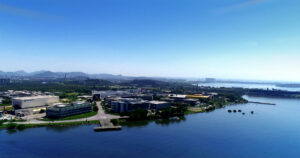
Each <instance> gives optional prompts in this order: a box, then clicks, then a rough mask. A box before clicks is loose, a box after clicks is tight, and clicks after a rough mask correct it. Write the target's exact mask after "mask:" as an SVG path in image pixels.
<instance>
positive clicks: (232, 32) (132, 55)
mask: <svg viewBox="0 0 300 158" xmlns="http://www.w3.org/2000/svg"><path fill="white" fill-rule="evenodd" d="M0 55H1V56H0V70H3V71H15V70H25V71H29V72H31V71H36V70H51V71H83V72H87V73H112V74H123V75H132V76H163V77H199V78H203V77H217V78H232V79H255V80H285V81H300V62H299V61H300V1H298V0H289V1H283V0H226V1H225V0H209V1H208V0H206V1H204V0H64V1H62V0H0Z"/></svg>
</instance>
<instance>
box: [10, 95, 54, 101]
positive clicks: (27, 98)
mask: <svg viewBox="0 0 300 158" xmlns="http://www.w3.org/2000/svg"><path fill="white" fill-rule="evenodd" d="M52 97H58V96H54V95H41V96H30V97H15V98H13V100H30V99H41V98H52Z"/></svg>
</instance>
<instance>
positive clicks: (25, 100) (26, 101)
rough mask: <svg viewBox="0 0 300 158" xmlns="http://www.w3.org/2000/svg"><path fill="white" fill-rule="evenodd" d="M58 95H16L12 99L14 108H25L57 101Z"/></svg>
mask: <svg viewBox="0 0 300 158" xmlns="http://www.w3.org/2000/svg"><path fill="white" fill-rule="evenodd" d="M58 102H59V97H58V96H51V95H48V96H32V97H16V98H13V99H12V105H13V107H14V109H26V108H34V107H40V106H48V105H51V104H53V103H58Z"/></svg>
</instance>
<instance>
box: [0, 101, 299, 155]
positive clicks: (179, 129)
mask: <svg viewBox="0 0 300 158" xmlns="http://www.w3.org/2000/svg"><path fill="white" fill-rule="evenodd" d="M248 99H249V100H253V101H254V100H256V101H263V102H272V103H276V104H277V105H276V106H272V105H257V104H245V105H235V106H230V107H226V108H223V109H218V110H215V111H213V112H211V113H202V114H193V115H189V116H187V117H186V119H185V120H183V121H181V122H176V121H175V122H169V124H168V122H159V123H156V122H150V123H148V124H141V125H140V126H129V127H128V126H127V127H124V128H123V130H122V131H117V132H104V133H95V132H94V131H93V126H95V125H92V126H78V127H68V128H34V129H26V130H25V131H22V132H15V133H9V132H7V131H6V130H2V131H0V157H1V158H6V157H22V158H35V157H49V158H53V157H74V158H76V157H104V158H114V157H144V158H145V157H146V158H147V157H149V158H154V157H172V158H182V157H197V158H199V157H203V158H213V157H222V158H223V157H228V158H235V157H236V158H240V157H249V158H253V157H256V158H257V157H263V158H266V157H270V158H271V157H272V158H274V157H275V158H276V157H289V158H293V157H295V158H296V157H297V158H298V157H299V156H300V150H299V149H300V115H299V112H300V100H294V99H267V98H257V97H255V98H254V97H253V98H248ZM228 109H241V110H242V111H243V112H245V113H246V114H245V115H242V114H241V113H228V112H227V110H228ZM252 110H253V111H254V114H253V115H251V114H250V111H252Z"/></svg>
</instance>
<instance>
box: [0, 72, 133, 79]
mask: <svg viewBox="0 0 300 158" xmlns="http://www.w3.org/2000/svg"><path fill="white" fill-rule="evenodd" d="M0 78H19V79H26V78H27V79H60V78H61V79H63V78H68V79H70V78H76V79H80V78H82V79H87V78H90V79H107V80H131V79H133V78H134V77H129V76H123V75H112V74H88V73H84V72H52V71H46V70H42V71H35V72H25V71H15V72H4V71H0Z"/></svg>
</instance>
